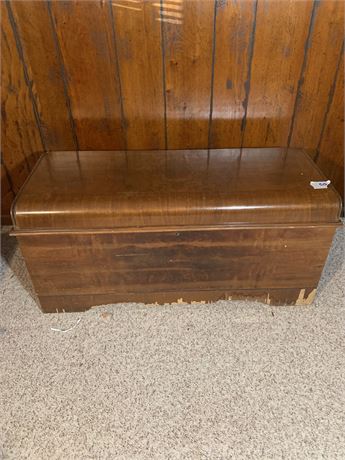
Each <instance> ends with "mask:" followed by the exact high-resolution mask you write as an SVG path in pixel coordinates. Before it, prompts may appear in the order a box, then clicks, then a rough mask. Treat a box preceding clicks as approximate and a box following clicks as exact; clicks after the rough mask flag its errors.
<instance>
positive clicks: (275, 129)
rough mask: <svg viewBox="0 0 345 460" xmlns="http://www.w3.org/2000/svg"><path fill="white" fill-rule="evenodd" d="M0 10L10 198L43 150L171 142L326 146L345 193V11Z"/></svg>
mask: <svg viewBox="0 0 345 460" xmlns="http://www.w3.org/2000/svg"><path fill="white" fill-rule="evenodd" d="M1 8H2V29H3V32H2V34H3V35H2V47H1V50H2V56H1V59H2V92H1V98H2V138H1V150H2V157H3V164H4V166H5V167H6V170H7V172H8V178H9V180H10V181H9V183H10V187H11V193H10V194H7V195H6V196H7V199H8V197H9V196H14V195H15V194H16V193H17V192H18V190H19V188H20V187H21V185H22V183H23V181H24V180H25V178H26V177H27V176H28V174H29V173H30V171H31V169H32V167H33V165H34V164H35V161H36V159H37V157H38V155H37V153H38V152H41V151H43V150H45V149H48V150H54V149H61V150H71V149H72V150H75V149H76V148H77V147H78V145H79V148H81V149H90V150H99V149H105V150H114V149H117V150H122V149H125V148H126V146H127V148H128V149H138V150H142V149H157V148H165V147H166V146H167V141H168V147H169V148H175V147H178V148H188V147H193V148H209V147H211V148H238V147H241V145H243V146H244V147H249V146H254V147H263V146H275V145H279V146H280V147H285V146H288V145H289V142H290V143H291V146H294V147H303V148H312V149H316V148H319V149H320V155H319V158H320V160H319V165H320V166H321V167H322V168H325V173H326V174H327V175H328V176H329V177H330V179H331V180H332V181H333V182H334V184H335V185H336V186H337V187H338V190H339V191H341V190H342V188H343V182H342V180H341V175H342V170H341V162H342V161H343V149H342V148H341V145H342V143H343V131H344V127H343V117H342V116H341V112H342V100H343V94H342V93H343V88H342V86H341V85H339V84H338V85H337V90H336V91H334V88H335V83H336V81H338V80H337V78H338V77H337V76H338V75H339V70H338V69H339V62H340V61H339V59H340V57H341V55H342V35H343V33H342V23H343V16H344V2H342V1H337V0H321V1H315V2H314V1H312V0H310V1H309V0H307V1H294V0H292V1H285V0H283V1H272V0H257V1H256V0H253V1H249V0H246V1H237V0H218V1H217V2H214V1H213V0H210V1H208V0H198V1H196V0H193V1H189V0H186V1H184V2H183V1H182V0H171V1H169V0H162V1H160V0H147V1H144V0H116V1H115V0H114V1H112V2H108V1H105V0H102V1H99V0H92V1H84V0H79V1H78V0H71V1H67V2H66V1H52V2H46V1H41V0H25V1H21V0H16V1H10V2H5V1H3V2H1ZM8 12H11V13H10V15H11V20H9V16H8ZM336 107H338V108H337V109H336ZM337 114H338V115H337ZM78 143H79V144H78ZM315 154H316V156H317V152H315V153H312V156H313V157H314V156H315ZM321 159H322V161H321ZM7 209H8V206H7Z"/></svg>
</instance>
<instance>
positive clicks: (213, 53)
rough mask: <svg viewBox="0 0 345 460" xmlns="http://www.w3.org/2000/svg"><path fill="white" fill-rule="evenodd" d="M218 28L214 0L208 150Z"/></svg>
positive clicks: (209, 135)
mask: <svg viewBox="0 0 345 460" xmlns="http://www.w3.org/2000/svg"><path fill="white" fill-rule="evenodd" d="M216 28H217V0H214V9H213V37H212V62H211V85H210V115H209V120H208V139H207V148H208V149H210V148H211V130H212V115H213V91H214V63H215V57H216Z"/></svg>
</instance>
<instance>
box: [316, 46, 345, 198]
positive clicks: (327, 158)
mask: <svg viewBox="0 0 345 460" xmlns="http://www.w3.org/2000/svg"><path fill="white" fill-rule="evenodd" d="M317 164H318V166H319V167H320V168H321V169H322V171H324V173H325V174H326V175H327V177H329V178H330V179H332V182H333V183H334V186H335V187H336V188H337V190H338V191H339V193H341V194H342V196H343V197H344V55H342V59H341V62H340V65H339V72H338V77H337V81H336V86H335V91H334V96H333V99H332V102H331V105H330V108H329V112H328V114H327V117H326V125H325V129H324V132H323V136H322V139H321V143H320V148H319V157H318V160H317Z"/></svg>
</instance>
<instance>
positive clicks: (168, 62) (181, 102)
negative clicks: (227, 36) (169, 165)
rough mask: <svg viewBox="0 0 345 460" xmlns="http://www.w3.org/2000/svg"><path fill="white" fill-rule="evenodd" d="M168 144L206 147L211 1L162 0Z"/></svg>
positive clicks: (209, 77)
mask: <svg viewBox="0 0 345 460" xmlns="http://www.w3.org/2000/svg"><path fill="white" fill-rule="evenodd" d="M162 21H163V34H164V35H163V37H164V55H165V62H164V63H165V69H166V70H165V72H166V104H167V110H166V116H167V146H168V148H170V149H186V148H194V149H195V148H207V146H208V131H209V119H210V104H211V81H212V78H211V77H212V50H213V24H214V0H207V1H198V0H180V1H178V2H176V3H173V2H169V1H168V0H163V13H162Z"/></svg>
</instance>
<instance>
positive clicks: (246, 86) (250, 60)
mask: <svg viewBox="0 0 345 460" xmlns="http://www.w3.org/2000/svg"><path fill="white" fill-rule="evenodd" d="M258 3H259V0H256V1H255V3H254V16H253V28H252V32H251V35H250V41H249V47H248V71H247V79H246V81H245V82H244V89H245V97H244V100H243V102H242V105H243V108H244V114H243V118H242V122H241V148H242V147H243V142H244V134H245V129H246V125H247V112H248V102H249V95H250V83H251V76H252V63H253V56H254V47H255V32H256V18H257V11H258Z"/></svg>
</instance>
